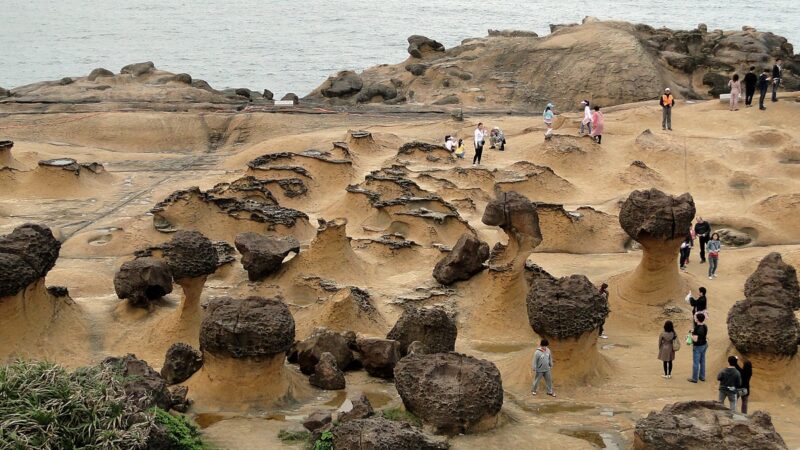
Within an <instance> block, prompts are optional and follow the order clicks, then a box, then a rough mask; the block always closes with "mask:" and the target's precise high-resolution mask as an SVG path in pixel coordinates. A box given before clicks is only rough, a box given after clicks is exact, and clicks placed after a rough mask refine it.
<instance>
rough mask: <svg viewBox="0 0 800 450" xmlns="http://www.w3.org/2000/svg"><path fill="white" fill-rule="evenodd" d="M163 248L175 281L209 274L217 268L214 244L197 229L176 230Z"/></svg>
mask: <svg viewBox="0 0 800 450" xmlns="http://www.w3.org/2000/svg"><path fill="white" fill-rule="evenodd" d="M163 250H164V257H165V258H166V260H167V265H168V266H169V269H170V272H172V277H173V278H174V279H175V281H179V280H181V279H184V278H197V277H202V276H206V275H210V274H212V273H214V271H216V270H217V262H218V261H217V251H216V250H215V249H214V244H213V243H212V242H211V240H210V239H208V238H207V237H205V236H203V234H202V233H200V232H199V231H185V230H181V231H178V232H177V233H175V235H174V236H173V237H172V240H170V242H169V243H168V244H166V245H165V246H164V247H163Z"/></svg>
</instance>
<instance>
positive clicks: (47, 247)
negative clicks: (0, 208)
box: [0, 223, 61, 297]
mask: <svg viewBox="0 0 800 450" xmlns="http://www.w3.org/2000/svg"><path fill="white" fill-rule="evenodd" d="M60 250H61V243H60V242H59V241H58V240H57V239H56V238H55V237H54V236H53V233H52V232H51V231H50V229H49V228H47V227H45V226H42V225H37V224H32V223H27V224H24V225H20V226H18V227H17V228H15V229H14V230H13V231H12V232H11V233H9V234H7V235H5V236H1V237H0V297H7V296H11V295H15V294H17V293H18V292H19V291H21V290H23V289H25V287H27V286H28V285H30V284H31V283H33V282H34V281H36V280H38V279H39V278H43V277H44V276H45V275H47V273H48V272H49V271H50V269H52V268H53V266H54V265H55V264H56V260H57V259H58V254H59V251H60Z"/></svg>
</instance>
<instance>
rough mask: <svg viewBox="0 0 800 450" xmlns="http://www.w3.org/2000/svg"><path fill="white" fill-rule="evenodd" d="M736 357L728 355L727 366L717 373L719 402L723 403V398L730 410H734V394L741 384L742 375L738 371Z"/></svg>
mask: <svg viewBox="0 0 800 450" xmlns="http://www.w3.org/2000/svg"><path fill="white" fill-rule="evenodd" d="M737 362H738V360H737V358H736V357H735V356H728V367H726V368H724V369H722V370H720V371H719V373H718V374H717V381H719V402H720V403H722V404H723V405H724V404H725V399H726V398H727V399H728V402H729V403H730V405H731V412H736V395H737V393H738V392H739V388H740V387H741V386H742V375H741V374H740V373H739V369H738V365H737Z"/></svg>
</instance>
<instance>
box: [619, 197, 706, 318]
mask: <svg viewBox="0 0 800 450" xmlns="http://www.w3.org/2000/svg"><path fill="white" fill-rule="evenodd" d="M694 215H695V206H694V200H693V199H692V196H691V195H689V194H688V193H687V194H683V195H681V196H679V197H674V196H671V195H668V194H665V193H663V192H661V191H659V190H657V189H650V190H647V191H644V190H640V191H633V192H632V193H631V194H630V196H628V198H627V199H626V200H625V202H624V203H623V204H622V208H621V210H620V213H619V223H620V225H621V226H622V229H623V230H625V232H626V233H627V234H628V236H630V237H631V238H632V239H634V240H635V241H637V242H638V243H639V244H641V246H642V260H641V262H640V263H639V265H638V266H637V267H636V269H634V270H633V271H632V272H628V273H625V274H622V275H620V276H618V277H617V278H615V279H614V280H612V283H611V284H612V295H614V294H616V295H617V296H618V297H619V298H620V299H622V300H624V301H626V302H629V303H638V304H644V305H649V306H664V305H665V304H667V303H669V302H670V301H677V300H682V299H683V297H684V295H685V294H686V291H687V290H688V283H687V282H686V281H685V280H684V279H683V278H682V277H681V274H680V272H679V270H678V253H679V249H680V245H681V242H683V240H684V239H685V238H686V235H687V234H688V233H689V230H690V228H691V225H692V219H693V218H694Z"/></svg>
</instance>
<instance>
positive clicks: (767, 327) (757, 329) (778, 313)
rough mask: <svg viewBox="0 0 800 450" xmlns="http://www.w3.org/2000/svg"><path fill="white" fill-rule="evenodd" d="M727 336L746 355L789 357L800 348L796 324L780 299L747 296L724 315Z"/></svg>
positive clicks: (791, 313)
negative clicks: (726, 315) (725, 317)
mask: <svg viewBox="0 0 800 450" xmlns="http://www.w3.org/2000/svg"><path fill="white" fill-rule="evenodd" d="M728 336H729V337H730V339H731V342H732V343H733V345H734V346H735V347H736V349H737V350H739V351H740V352H742V353H744V354H746V355H748V356H750V355H758V354H761V355H773V356H778V357H792V356H794V355H795V354H796V353H797V346H798V345H800V324H798V321H797V318H796V317H795V315H794V312H793V311H792V309H791V308H789V307H788V306H786V305H785V304H784V303H783V302H782V300H781V299H779V298H775V297H750V298H747V299H746V300H740V301H738V302H736V303H735V304H734V305H733V306H732V307H731V309H730V311H729V312H728ZM754 365H755V364H754Z"/></svg>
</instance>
